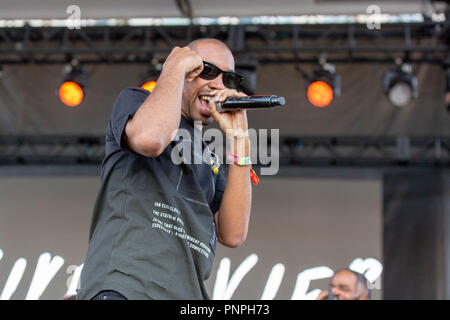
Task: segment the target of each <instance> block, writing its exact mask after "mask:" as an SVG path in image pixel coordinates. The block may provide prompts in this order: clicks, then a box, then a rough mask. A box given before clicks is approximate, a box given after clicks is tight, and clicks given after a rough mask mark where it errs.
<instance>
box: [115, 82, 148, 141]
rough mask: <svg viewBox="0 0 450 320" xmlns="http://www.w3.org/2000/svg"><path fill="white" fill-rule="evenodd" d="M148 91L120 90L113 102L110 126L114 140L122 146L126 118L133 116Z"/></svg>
mask: <svg viewBox="0 0 450 320" xmlns="http://www.w3.org/2000/svg"><path fill="white" fill-rule="evenodd" d="M148 95H149V92H148V91H147V90H144V89H141V88H137V87H136V88H126V89H124V90H122V91H121V92H120V94H119V96H118V97H117V99H116V102H115V103H114V107H113V110H112V112H111V116H110V126H111V131H112V135H113V137H114V140H115V142H116V143H117V144H118V145H119V146H120V148H122V149H123V148H124V145H123V139H122V138H123V133H124V130H125V125H126V124H127V122H128V120H129V119H130V118H131V117H133V115H134V114H135V113H136V111H137V110H138V109H139V107H140V106H141V104H142V103H143V102H144V101H145V99H147V97H148Z"/></svg>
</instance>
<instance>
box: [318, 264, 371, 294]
mask: <svg viewBox="0 0 450 320" xmlns="http://www.w3.org/2000/svg"><path fill="white" fill-rule="evenodd" d="M369 299H370V289H369V286H368V283H367V279H366V277H364V275H362V274H361V273H359V272H356V271H353V270H350V269H341V270H339V271H337V272H336V273H335V274H334V276H333V277H332V278H331V281H330V284H329V289H328V290H325V291H322V292H321V293H320V294H319V296H318V297H317V300H369Z"/></svg>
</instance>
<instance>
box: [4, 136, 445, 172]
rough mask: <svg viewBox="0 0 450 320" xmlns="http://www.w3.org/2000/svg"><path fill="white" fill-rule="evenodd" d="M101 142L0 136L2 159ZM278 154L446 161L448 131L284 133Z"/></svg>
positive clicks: (388, 163) (96, 150)
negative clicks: (425, 134)
mask: <svg viewBox="0 0 450 320" xmlns="http://www.w3.org/2000/svg"><path fill="white" fill-rule="evenodd" d="M104 143H105V139H104V137H94V136H85V137H75V136H0V165H1V166H9V165H24V166H26V165H71V164H98V165H99V164H100V163H101V161H102V160H103V157H104V152H105V150H104ZM268 150H271V148H270V140H269V148H268ZM274 156H275V155H271V157H274ZM279 159H280V166H282V167H283V166H286V167H292V166H297V167H302V166H304V167H323V166H328V167H375V168H377V167H405V166H409V167H436V166H438V167H450V137H408V136H399V137H369V136H359V137H347V136H336V137H330V136H323V137H311V136H309V137H293V136H282V137H280V139H279ZM258 160H260V159H258Z"/></svg>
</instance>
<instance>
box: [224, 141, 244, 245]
mask: <svg viewBox="0 0 450 320" xmlns="http://www.w3.org/2000/svg"><path fill="white" fill-rule="evenodd" d="M233 140H234V141H233V145H234V146H233V151H234V153H235V154H236V155H238V156H239V157H246V156H249V154H250V143H249V140H248V137H246V138H245V139H236V138H234V139H233ZM251 201H252V188H251V181H250V167H249V166H238V165H236V164H230V165H229V170H228V177H227V184H226V187H225V192H224V195H223V198H222V203H221V206H220V209H219V216H218V230H219V241H220V242H221V243H222V244H224V245H227V246H230V247H237V246H239V245H240V244H242V243H243V242H244V241H245V239H246V237H247V231H248V225H249V221H250V212H251Z"/></svg>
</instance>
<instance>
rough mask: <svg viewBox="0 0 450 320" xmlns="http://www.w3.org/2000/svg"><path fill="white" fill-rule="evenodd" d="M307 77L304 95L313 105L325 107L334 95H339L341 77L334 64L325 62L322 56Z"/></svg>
mask: <svg viewBox="0 0 450 320" xmlns="http://www.w3.org/2000/svg"><path fill="white" fill-rule="evenodd" d="M307 79H308V86H307V89H306V96H307V98H308V100H309V102H310V103H311V104H312V105H313V106H315V107H319V108H323V107H326V106H328V105H329V104H330V103H331V102H332V101H333V99H334V97H339V96H340V95H341V77H340V75H339V74H337V73H336V68H335V66H334V65H332V64H329V63H327V62H326V61H325V58H324V57H323V56H321V57H320V59H319V65H317V66H316V67H315V70H314V73H313V75H312V76H311V77H308V76H307Z"/></svg>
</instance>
